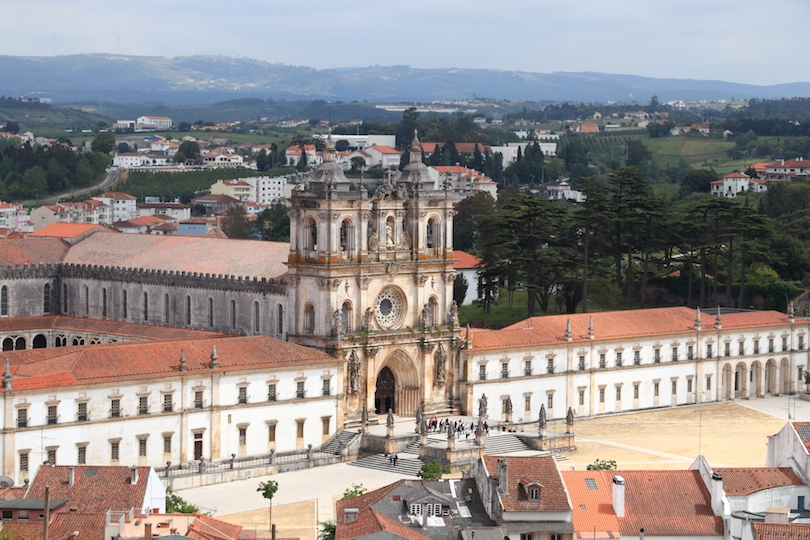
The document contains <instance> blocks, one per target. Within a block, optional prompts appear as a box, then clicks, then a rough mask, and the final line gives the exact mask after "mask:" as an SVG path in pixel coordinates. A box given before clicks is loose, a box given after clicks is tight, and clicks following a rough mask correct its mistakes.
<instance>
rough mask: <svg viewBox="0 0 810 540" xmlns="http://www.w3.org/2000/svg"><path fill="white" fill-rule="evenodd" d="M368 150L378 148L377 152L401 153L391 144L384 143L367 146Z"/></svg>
mask: <svg viewBox="0 0 810 540" xmlns="http://www.w3.org/2000/svg"><path fill="white" fill-rule="evenodd" d="M368 150H376V151H377V152H379V153H381V154H399V153H400V152H399V150H395V149H393V148H391V147H390V146H384V145H379V146H378V145H375V146H368V147H366V151H368Z"/></svg>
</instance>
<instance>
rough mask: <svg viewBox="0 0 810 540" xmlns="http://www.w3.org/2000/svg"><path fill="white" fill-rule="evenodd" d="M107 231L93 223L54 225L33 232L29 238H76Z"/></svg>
mask: <svg viewBox="0 0 810 540" xmlns="http://www.w3.org/2000/svg"><path fill="white" fill-rule="evenodd" d="M96 228H98V229H99V230H105V229H104V227H101V226H99V225H94V224H92V223H52V224H51V225H47V226H45V227H42V228H41V229H40V230H38V231H36V232H32V233H31V234H30V235H29V236H32V237H35V238H36V237H42V236H47V237H56V238H75V237H77V236H80V235H82V234H85V233H87V232H89V231H92V230H93V229H96Z"/></svg>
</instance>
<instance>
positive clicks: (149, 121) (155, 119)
mask: <svg viewBox="0 0 810 540" xmlns="http://www.w3.org/2000/svg"><path fill="white" fill-rule="evenodd" d="M135 122H136V123H137V124H139V125H142V126H148V127H153V128H155V129H171V127H172V119H171V118H167V117H165V116H139V117H138V118H137V119H136V120H135Z"/></svg>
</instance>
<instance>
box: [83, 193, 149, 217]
mask: <svg viewBox="0 0 810 540" xmlns="http://www.w3.org/2000/svg"><path fill="white" fill-rule="evenodd" d="M93 200H96V201H100V202H102V203H103V204H106V205H107V206H109V207H110V208H112V222H113V223H114V222H116V221H127V220H129V219H134V218H136V217H137V216H138V206H137V200H136V199H135V197H133V196H132V195H128V194H126V193H117V192H109V193H104V194H102V195H97V196H96V197H93Z"/></svg>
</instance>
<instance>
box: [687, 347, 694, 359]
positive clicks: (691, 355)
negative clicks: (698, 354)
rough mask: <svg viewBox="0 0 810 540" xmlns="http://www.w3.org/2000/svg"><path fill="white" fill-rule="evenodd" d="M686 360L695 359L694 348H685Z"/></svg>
mask: <svg viewBox="0 0 810 540" xmlns="http://www.w3.org/2000/svg"><path fill="white" fill-rule="evenodd" d="M686 359H687V360H694V359H695V346H694V345H689V346H687V347H686Z"/></svg>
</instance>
